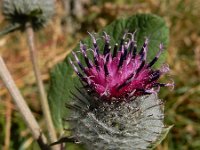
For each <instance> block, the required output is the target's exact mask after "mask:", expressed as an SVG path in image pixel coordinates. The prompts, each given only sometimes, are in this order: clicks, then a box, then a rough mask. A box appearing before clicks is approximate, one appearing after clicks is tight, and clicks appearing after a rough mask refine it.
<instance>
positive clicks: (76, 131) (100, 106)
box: [65, 32, 173, 150]
mask: <svg viewBox="0 0 200 150" xmlns="http://www.w3.org/2000/svg"><path fill="white" fill-rule="evenodd" d="M90 35H91V38H92V41H93V48H92V49H89V50H91V51H92V54H93V55H92V56H93V61H92V60H90V59H89V57H88V53H87V50H88V48H87V47H86V45H84V44H83V43H80V52H81V55H82V57H83V58H84V61H85V64H86V65H85V67H84V65H83V64H82V63H81V62H80V60H79V58H78V57H77V55H76V53H74V52H72V53H73V55H74V58H75V61H76V63H77V65H75V64H74V62H73V61H72V60H71V59H70V60H69V61H70V63H71V65H72V66H73V68H74V70H75V72H76V73H77V75H78V76H79V78H80V80H81V82H82V84H83V87H81V88H80V87H76V90H77V92H76V93H72V99H73V102H72V103H70V104H66V107H67V108H69V109H70V110H71V114H70V117H68V118H66V119H65V120H66V121H68V122H69V124H70V127H72V128H70V129H69V130H71V131H72V137H71V138H73V139H76V140H77V141H78V142H82V143H84V144H85V145H86V147H87V148H88V149H89V150H94V149H95V150H101V149H104V150H116V149H118V150H138V149H149V148H150V147H151V148H152V147H154V144H155V143H156V142H157V141H158V140H159V139H160V138H161V136H162V132H163V130H164V128H165V126H164V123H163V120H164V108H163V102H162V101H161V100H160V99H158V97H157V92H158V91H159V89H160V87H162V86H173V83H166V84H164V83H159V82H158V79H159V77H160V76H161V75H162V74H164V73H166V72H167V71H169V68H168V66H166V65H164V66H162V67H161V69H159V70H154V69H152V66H153V65H154V64H155V63H156V61H157V60H158V58H159V56H160V54H161V52H162V51H163V45H162V44H160V46H159V50H158V53H157V54H156V56H155V58H154V59H153V60H152V61H150V62H146V57H147V50H148V43H149V40H148V38H146V39H145V42H144V44H143V46H142V48H141V50H140V51H139V52H138V53H137V46H136V41H135V39H134V36H135V33H125V34H124V36H123V37H122V39H121V42H120V44H119V45H118V44H115V46H114V48H113V51H112V53H111V46H110V40H111V39H110V37H109V35H108V34H107V33H106V32H104V36H103V39H104V41H105V44H104V50H103V53H102V54H101V53H100V48H99V47H98V44H97V40H96V38H95V37H94V36H93V35H92V34H90ZM77 66H78V67H77Z"/></svg>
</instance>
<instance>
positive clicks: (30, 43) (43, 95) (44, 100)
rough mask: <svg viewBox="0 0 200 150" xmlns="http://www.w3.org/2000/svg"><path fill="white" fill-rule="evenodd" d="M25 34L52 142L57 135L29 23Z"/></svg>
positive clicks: (55, 139)
mask: <svg viewBox="0 0 200 150" xmlns="http://www.w3.org/2000/svg"><path fill="white" fill-rule="evenodd" d="M26 34H27V41H28V46H29V51H30V56H31V61H32V65H33V70H34V74H35V77H36V82H37V85H38V88H39V92H40V100H41V105H42V110H43V113H44V117H45V119H46V125H47V130H48V133H49V138H50V142H51V143H53V142H55V141H57V136H56V132H55V128H54V126H53V122H52V118H51V114H50V110H49V105H48V101H47V96H46V92H45V89H44V85H43V82H42V78H41V74H40V71H39V67H38V61H37V56H36V52H37V50H36V48H35V45H34V31H33V28H32V26H31V24H30V23H27V24H26ZM56 147H57V148H56ZM56 147H55V148H54V149H58V146H56Z"/></svg>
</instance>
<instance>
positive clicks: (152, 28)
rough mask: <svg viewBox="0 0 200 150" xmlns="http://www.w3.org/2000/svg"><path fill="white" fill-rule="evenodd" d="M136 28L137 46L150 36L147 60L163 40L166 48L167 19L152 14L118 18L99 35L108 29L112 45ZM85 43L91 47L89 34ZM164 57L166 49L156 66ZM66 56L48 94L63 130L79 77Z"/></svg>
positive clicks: (99, 41)
mask: <svg viewBox="0 0 200 150" xmlns="http://www.w3.org/2000/svg"><path fill="white" fill-rule="evenodd" d="M135 30H137V33H136V37H135V39H136V40H137V45H138V49H140V48H141V47H142V45H143V42H144V40H145V37H149V39H150V43H149V50H148V56H147V59H148V60H151V59H153V58H154V57H155V55H156V53H157V51H158V49H159V44H160V43H163V44H164V46H165V47H167V45H168V41H169V30H168V28H167V26H166V24H165V22H164V20H163V19H162V18H160V17H158V16H155V15H152V14H137V15H134V16H132V17H129V18H125V19H119V20H116V21H114V22H113V23H111V24H110V25H108V26H107V27H105V28H104V29H103V30H102V31H101V32H99V33H98V34H97V35H96V36H97V37H101V36H102V35H103V31H106V32H107V33H108V34H109V35H110V37H111V46H113V45H114V44H115V43H116V42H117V43H119V41H120V39H121V38H122V35H123V34H124V32H125V31H128V32H134V31H135ZM83 42H84V43H85V44H86V45H87V46H88V47H92V41H91V38H90V37H89V36H88V37H87V38H86V39H85V40H83ZM98 44H99V47H100V50H101V49H102V48H103V41H102V40H101V39H99V40H98ZM78 45H79V44H78ZM78 50H79V46H77V47H76V48H75V49H74V51H78ZM78 54H80V53H78ZM165 56H166V50H165V52H164V54H162V56H161V57H160V58H159V60H158V62H157V63H156V65H157V66H159V65H161V64H162V63H163V62H164V61H165ZM68 57H72V56H71V55H69V56H67V58H68ZM78 57H79V59H80V60H81V61H83V58H82V57H80V56H79V55H78ZM67 58H66V59H65V60H64V62H62V63H60V64H58V65H57V66H55V68H54V69H53V70H52V72H51V84H50V89H49V93H48V98H49V104H50V108H51V113H52V117H53V120H54V123H55V124H56V126H57V127H58V128H59V129H62V118H63V117H65V116H66V114H67V112H66V110H67V109H66V108H65V106H64V105H65V103H66V102H67V101H69V100H70V99H71V98H70V91H73V89H74V84H75V83H74V81H75V80H76V81H77V77H75V74H74V71H73V69H72V67H71V65H70V64H69V63H68V60H67Z"/></svg>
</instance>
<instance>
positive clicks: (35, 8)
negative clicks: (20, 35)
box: [2, 0, 54, 30]
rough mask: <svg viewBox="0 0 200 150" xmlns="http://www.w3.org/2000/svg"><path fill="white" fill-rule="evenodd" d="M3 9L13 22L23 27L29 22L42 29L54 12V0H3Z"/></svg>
mask: <svg viewBox="0 0 200 150" xmlns="http://www.w3.org/2000/svg"><path fill="white" fill-rule="evenodd" d="M2 11H3V14H4V16H5V18H6V19H7V20H8V21H10V22H11V23H12V24H19V25H21V28H22V30H23V27H24V26H25V24H26V23H27V22H30V23H31V24H32V27H33V29H34V30H37V29H40V28H41V27H43V26H44V25H45V23H46V22H47V21H48V20H49V19H50V18H51V17H52V15H53V14H54V0H3V3H2Z"/></svg>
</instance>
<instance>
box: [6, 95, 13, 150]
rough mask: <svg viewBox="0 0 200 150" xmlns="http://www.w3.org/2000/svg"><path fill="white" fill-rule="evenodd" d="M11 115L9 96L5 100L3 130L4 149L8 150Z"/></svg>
mask: <svg viewBox="0 0 200 150" xmlns="http://www.w3.org/2000/svg"><path fill="white" fill-rule="evenodd" d="M11 115H12V108H11V99H10V96H9V98H8V99H7V101H6V115H5V117H6V118H5V119H6V131H5V145H4V150H8V149H9V146H10V129H11Z"/></svg>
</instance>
